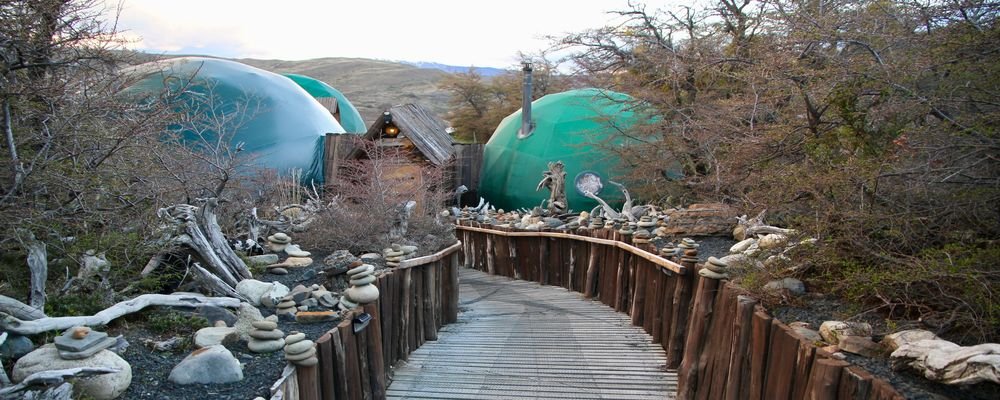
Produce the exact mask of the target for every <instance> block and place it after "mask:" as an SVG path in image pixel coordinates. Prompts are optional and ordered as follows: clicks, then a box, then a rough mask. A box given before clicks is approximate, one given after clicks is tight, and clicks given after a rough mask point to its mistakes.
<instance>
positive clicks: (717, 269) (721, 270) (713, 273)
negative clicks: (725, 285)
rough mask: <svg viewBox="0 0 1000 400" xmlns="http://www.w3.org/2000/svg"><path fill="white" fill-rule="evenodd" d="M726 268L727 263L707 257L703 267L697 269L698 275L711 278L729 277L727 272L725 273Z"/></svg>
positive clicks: (727, 266)
mask: <svg viewBox="0 0 1000 400" xmlns="http://www.w3.org/2000/svg"><path fill="white" fill-rule="evenodd" d="M728 270H729V265H728V264H726V262H725V261H722V260H720V259H718V258H715V257H709V258H708V262H706V263H705V267H704V268H702V269H700V270H698V275H701V276H704V277H706V278H712V279H729V274H727V273H726V272H727V271H728Z"/></svg>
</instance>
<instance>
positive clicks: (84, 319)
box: [0, 294, 240, 335]
mask: <svg viewBox="0 0 1000 400" xmlns="http://www.w3.org/2000/svg"><path fill="white" fill-rule="evenodd" d="M149 306H169V307H199V306H215V307H229V308H236V307H239V306H240V300H239V299H237V298H231V297H203V296H196V295H187V294H184V295H181V294H144V295H141V296H138V297H136V298H134V299H131V300H126V301H123V302H120V303H118V304H115V305H113V306H111V307H108V308H106V309H104V310H103V311H101V312H99V313H97V314H94V315H90V316H77V317H51V318H41V319H36V320H34V321H24V320H20V319H18V318H15V317H13V316H11V315H8V314H0V329H3V330H5V331H8V332H11V333H16V334H18V335H37V334H39V333H43V332H47V331H53V330H59V331H61V330H65V329H69V328H72V327H74V326H81V325H82V326H102V325H107V324H108V323H109V322H111V321H112V320H114V319H116V318H119V317H121V316H123V315H126V314H131V313H134V312H137V311H140V310H142V309H144V308H146V307H149Z"/></svg>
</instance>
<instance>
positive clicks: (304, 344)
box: [285, 340, 315, 354]
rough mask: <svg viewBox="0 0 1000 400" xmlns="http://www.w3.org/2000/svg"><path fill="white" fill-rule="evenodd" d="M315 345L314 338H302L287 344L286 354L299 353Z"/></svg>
mask: <svg viewBox="0 0 1000 400" xmlns="http://www.w3.org/2000/svg"><path fill="white" fill-rule="evenodd" d="M313 347H315V346H314V344H313V342H312V340H300V341H298V342H295V343H292V344H287V343H286V344H285V353H286V354H299V353H304V352H306V351H307V350H309V349H311V348H313Z"/></svg>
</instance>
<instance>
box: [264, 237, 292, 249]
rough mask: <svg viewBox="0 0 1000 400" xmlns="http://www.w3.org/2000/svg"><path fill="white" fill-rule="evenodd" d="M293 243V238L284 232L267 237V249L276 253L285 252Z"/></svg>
mask: <svg viewBox="0 0 1000 400" xmlns="http://www.w3.org/2000/svg"><path fill="white" fill-rule="evenodd" d="M291 242H292V238H291V237H289V236H288V235H286V234H285V233H284V232H278V233H275V234H273V235H271V236H268V237H267V249H268V250H271V251H272V252H275V253H281V252H283V251H285V247H286V246H288V244H289V243H291Z"/></svg>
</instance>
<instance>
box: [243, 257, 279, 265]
mask: <svg viewBox="0 0 1000 400" xmlns="http://www.w3.org/2000/svg"><path fill="white" fill-rule="evenodd" d="M249 260H250V264H253V265H269V264H274V263H276V262H278V255H277V254H263V255H259V256H250V257H249Z"/></svg>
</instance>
